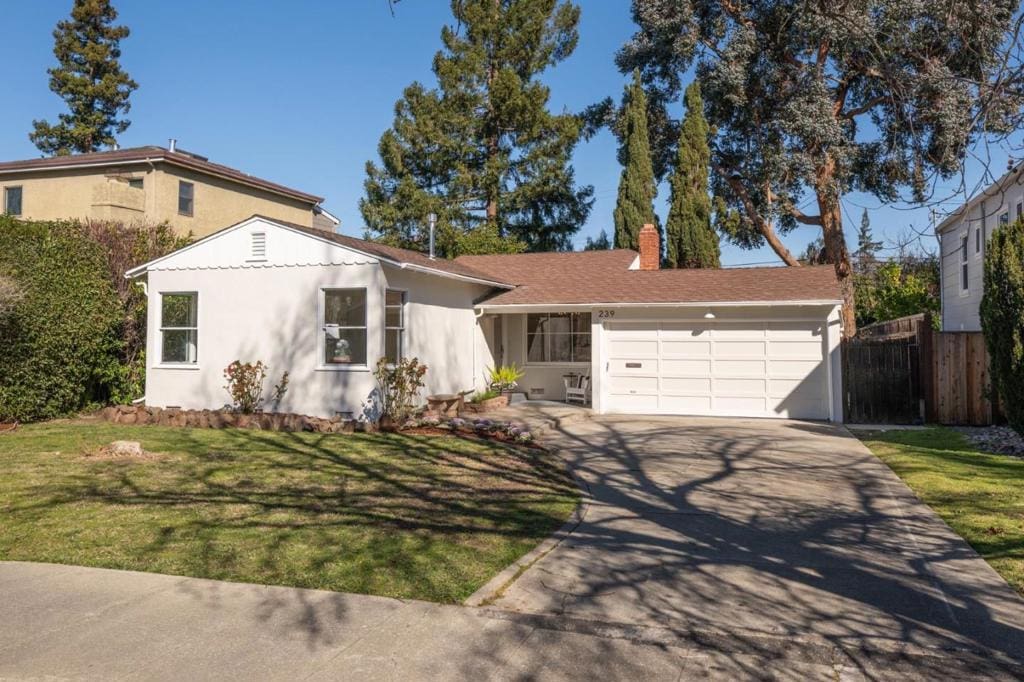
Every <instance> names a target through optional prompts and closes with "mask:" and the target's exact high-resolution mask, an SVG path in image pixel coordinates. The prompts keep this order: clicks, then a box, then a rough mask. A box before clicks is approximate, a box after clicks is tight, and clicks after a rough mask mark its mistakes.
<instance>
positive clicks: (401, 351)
mask: <svg viewBox="0 0 1024 682" xmlns="http://www.w3.org/2000/svg"><path fill="white" fill-rule="evenodd" d="M389 293H398V294H401V295H402V302H401V303H400V304H399V305H397V306H395V305H390V306H389V305H388V294H389ZM408 302H409V290H408V289H398V288H394V287H387V288H385V289H384V321H383V324H382V325H381V328H382V329H383V330H384V357H387V354H388V332H389V331H392V330H398V360H399V362H401V361H402V360H403V359H404V358H405V329H406V313H407V310H406V304H407V303H408ZM388 308H398V309H399V310H400V311H401V313H402V324H401V326H400V327H389V326H388Z"/></svg>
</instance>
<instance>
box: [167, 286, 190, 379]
mask: <svg viewBox="0 0 1024 682" xmlns="http://www.w3.org/2000/svg"><path fill="white" fill-rule="evenodd" d="M198 311H199V294H197V293H195V292H188V293H173V294H161V296H160V362H161V363H163V364H167V365H194V364H196V361H197V360H198V355H199V353H198V343H197V341H198V335H199V324H198V314H197V313H198Z"/></svg>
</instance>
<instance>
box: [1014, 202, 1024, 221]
mask: <svg viewBox="0 0 1024 682" xmlns="http://www.w3.org/2000/svg"><path fill="white" fill-rule="evenodd" d="M1021 213H1024V201H1018V202H1017V213H1016V215H1014V216H1013V217H1014V218H1018V219H1019V218H1020V214H1021Z"/></svg>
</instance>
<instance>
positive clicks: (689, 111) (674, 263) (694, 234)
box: [665, 81, 721, 268]
mask: <svg viewBox="0 0 1024 682" xmlns="http://www.w3.org/2000/svg"><path fill="white" fill-rule="evenodd" d="M683 103H684V104H685V105H686V114H685V115H684V116H683V123H682V126H680V135H679V150H678V153H677V155H676V167H675V170H674V171H673V173H672V177H671V179H670V180H669V183H670V185H671V187H672V196H671V199H670V202H671V203H670V207H669V211H668V220H667V221H666V222H665V248H666V251H665V263H666V265H668V266H669V267H672V268H717V267H720V266H721V262H720V260H719V258H720V255H721V252H720V249H719V247H718V235H717V234H716V233H715V230H714V229H713V228H712V227H711V196H710V195H709V194H708V165H709V164H710V162H711V148H710V147H709V145H708V136H709V134H710V132H711V130H710V127H709V126H708V122H707V119H706V118H704V101H703V100H702V99H701V96H700V84H699V83H698V82H697V81H694V82H693V83H691V84H690V85H689V86H688V87H687V88H686V94H685V95H684V97H683Z"/></svg>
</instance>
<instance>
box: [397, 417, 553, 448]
mask: <svg viewBox="0 0 1024 682" xmlns="http://www.w3.org/2000/svg"><path fill="white" fill-rule="evenodd" d="M401 431H402V432H413V433H434V432H444V431H447V432H449V433H454V434H458V435H467V436H473V437H477V438H486V439H488V440H495V441H498V442H501V443H515V444H517V445H528V446H530V447H538V448H539V447H541V446H540V445H538V444H537V442H536V439H534V437H533V434H532V433H530V431H529V430H528V429H526V428H524V427H522V426H520V425H519V424H515V423H513V422H506V421H500V420H495V419H464V418H462V417H452V418H451V419H445V418H440V417H435V416H427V417H421V418H419V419H411V420H409V421H408V422H407V423H406V424H405V425H404V426H403V428H402V429H401Z"/></svg>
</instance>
